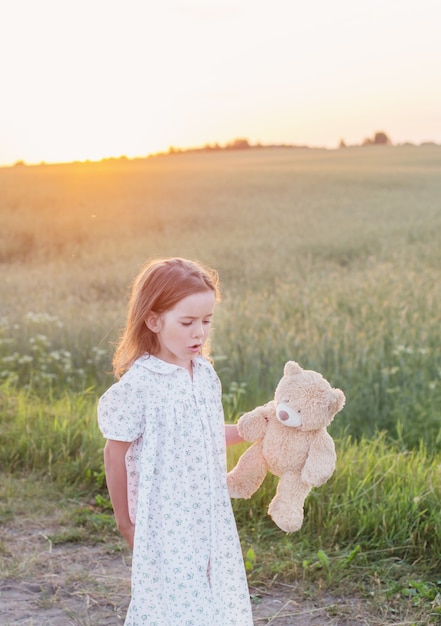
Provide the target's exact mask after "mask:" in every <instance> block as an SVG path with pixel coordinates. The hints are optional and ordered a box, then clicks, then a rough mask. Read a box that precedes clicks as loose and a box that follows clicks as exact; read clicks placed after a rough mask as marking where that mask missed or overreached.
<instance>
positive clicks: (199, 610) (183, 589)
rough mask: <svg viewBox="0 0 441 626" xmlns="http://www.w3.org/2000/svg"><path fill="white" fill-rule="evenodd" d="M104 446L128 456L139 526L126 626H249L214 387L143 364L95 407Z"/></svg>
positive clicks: (206, 368)
mask: <svg viewBox="0 0 441 626" xmlns="http://www.w3.org/2000/svg"><path fill="white" fill-rule="evenodd" d="M98 421H99V425H100V428H101V430H102V433H103V435H104V437H106V438H107V439H115V440H117V441H130V442H132V445H131V446H130V448H129V450H128V452H127V455H126V465H127V474H128V492H129V509H130V515H131V517H132V520H133V521H136V523H135V542H134V549H133V562H132V598H131V603H130V606H129V610H128V613H127V616H126V621H125V624H126V626H252V624H253V620H252V613H251V606H250V598H249V591H248V586H247V581H246V574H245V569H244V565H243V558H242V552H241V547H240V543H239V538H238V534H237V529H236V523H235V520H234V516H233V512H232V508H231V502H230V498H229V495H228V490H227V486H226V465H225V430H224V418H223V411H222V404H221V388H220V382H219V379H218V377H217V374H216V373H215V371H214V369H213V368H212V366H211V365H210V363H209V362H208V361H207V360H206V359H204V358H202V357H197V358H196V359H195V360H194V361H193V380H191V378H190V376H189V374H188V372H187V370H185V369H184V368H182V367H179V366H177V365H173V364H171V363H166V362H164V361H161V360H160V359H158V358H156V357H154V356H150V355H145V356H142V357H141V358H139V359H138V360H137V361H135V363H134V364H133V365H132V367H131V368H130V369H129V371H128V372H126V373H125V374H124V376H122V378H121V379H120V381H118V382H117V383H115V384H114V385H113V386H112V387H110V389H108V390H107V391H106V393H105V394H104V395H103V396H102V397H101V398H100V401H99V405H98Z"/></svg>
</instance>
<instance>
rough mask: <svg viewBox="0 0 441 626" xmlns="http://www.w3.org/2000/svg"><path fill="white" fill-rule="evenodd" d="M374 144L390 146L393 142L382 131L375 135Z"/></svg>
mask: <svg viewBox="0 0 441 626" xmlns="http://www.w3.org/2000/svg"><path fill="white" fill-rule="evenodd" d="M373 143H374V144H375V145H380V146H386V145H390V144H391V143H392V142H391V140H390V139H389V137H388V136H387V135H386V133H383V132H382V131H381V132H378V133H375V136H374V141H373Z"/></svg>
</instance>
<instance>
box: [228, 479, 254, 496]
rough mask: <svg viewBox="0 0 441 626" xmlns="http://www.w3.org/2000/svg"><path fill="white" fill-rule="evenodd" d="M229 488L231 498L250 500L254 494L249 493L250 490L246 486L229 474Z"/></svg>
mask: <svg viewBox="0 0 441 626" xmlns="http://www.w3.org/2000/svg"><path fill="white" fill-rule="evenodd" d="M227 487H228V493H229V496H230V498H245V499H248V498H250V497H251V495H252V493H248V491H249V490H247V489H246V488H245V485H243V484H240V483H238V482H237V481H236V480H234V477H233V476H230V475H229V474H227Z"/></svg>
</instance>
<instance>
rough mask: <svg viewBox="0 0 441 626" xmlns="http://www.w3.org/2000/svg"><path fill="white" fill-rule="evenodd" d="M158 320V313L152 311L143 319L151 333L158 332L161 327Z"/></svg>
mask: <svg viewBox="0 0 441 626" xmlns="http://www.w3.org/2000/svg"><path fill="white" fill-rule="evenodd" d="M160 322H161V320H160V317H159V315H158V314H157V313H154V312H153V311H152V312H151V313H149V316H148V317H147V319H146V320H145V325H146V326H147V328H148V329H149V330H151V331H152V333H158V332H159V330H160V327H161V324H160Z"/></svg>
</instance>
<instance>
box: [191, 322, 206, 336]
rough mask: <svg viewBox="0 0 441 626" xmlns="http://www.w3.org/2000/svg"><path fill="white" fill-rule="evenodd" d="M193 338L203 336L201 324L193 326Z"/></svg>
mask: <svg viewBox="0 0 441 626" xmlns="http://www.w3.org/2000/svg"><path fill="white" fill-rule="evenodd" d="M193 336H194V337H203V336H204V326H203V324H195V325H194V328H193Z"/></svg>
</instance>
